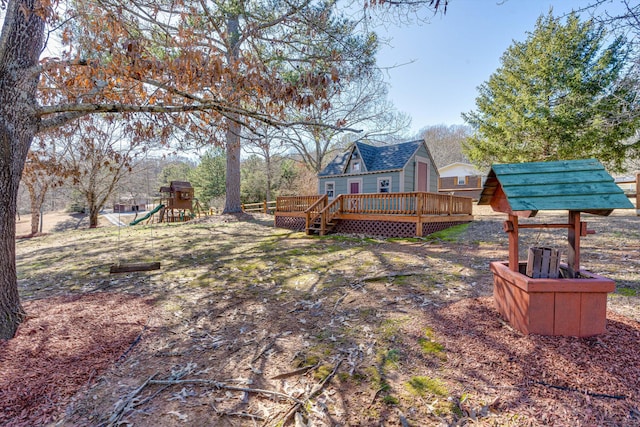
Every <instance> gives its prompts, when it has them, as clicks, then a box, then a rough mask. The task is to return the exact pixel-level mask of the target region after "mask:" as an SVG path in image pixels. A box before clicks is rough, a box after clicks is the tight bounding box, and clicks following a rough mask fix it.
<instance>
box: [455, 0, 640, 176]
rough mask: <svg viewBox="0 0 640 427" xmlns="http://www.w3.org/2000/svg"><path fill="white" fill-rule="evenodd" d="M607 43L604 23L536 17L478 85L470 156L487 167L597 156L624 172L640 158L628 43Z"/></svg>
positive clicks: (467, 145) (470, 119) (469, 117)
mask: <svg viewBox="0 0 640 427" xmlns="http://www.w3.org/2000/svg"><path fill="white" fill-rule="evenodd" d="M606 41H607V34H606V31H605V29H604V27H602V26H599V25H596V24H595V23H594V22H593V21H587V22H581V21H580V20H579V18H578V17H577V16H576V15H575V14H571V15H569V16H568V17H567V19H566V22H564V23H563V22H562V20H561V19H560V18H555V17H554V16H553V14H552V11H550V12H549V13H548V15H546V16H541V17H540V18H538V21H537V23H536V28H535V30H534V31H533V33H530V34H529V36H528V38H527V40H526V41H525V42H514V43H513V45H511V46H510V47H509V48H508V49H507V51H506V52H505V53H504V54H503V56H502V59H501V63H502V66H501V67H500V68H498V70H496V72H495V73H494V74H493V75H491V77H490V78H489V80H488V81H487V82H485V83H483V84H482V85H481V86H480V87H479V92H480V94H479V96H478V97H477V98H476V106H477V109H476V110H475V111H472V112H469V113H467V114H463V117H464V119H465V120H466V121H467V122H468V123H469V124H470V125H471V126H472V127H473V128H474V134H473V136H471V137H470V138H468V139H467V141H466V143H465V152H466V154H467V155H468V157H469V158H470V159H471V160H472V161H473V162H474V163H476V164H478V165H481V166H486V165H489V164H491V163H494V162H498V163H517V162H527V161H545V160H562V159H576V158H590V157H595V158H598V159H599V160H600V161H602V162H603V163H605V164H607V165H608V166H609V167H611V168H613V169H620V168H621V167H622V162H623V161H624V159H625V157H627V156H631V157H637V156H640V143H639V142H638V138H637V137H635V138H632V137H634V135H635V130H636V129H637V127H638V124H639V120H638V119H637V118H636V114H630V113H631V112H633V111H635V110H638V108H639V106H638V105H637V101H634V100H635V98H636V96H637V95H636V93H634V89H633V85H632V84H627V83H628V82H626V81H625V78H624V75H623V74H624V73H625V72H626V67H627V63H626V58H627V56H626V55H627V49H626V43H625V40H624V39H622V38H615V39H614V40H613V41H611V43H610V44H608V45H607V46H605V44H606Z"/></svg>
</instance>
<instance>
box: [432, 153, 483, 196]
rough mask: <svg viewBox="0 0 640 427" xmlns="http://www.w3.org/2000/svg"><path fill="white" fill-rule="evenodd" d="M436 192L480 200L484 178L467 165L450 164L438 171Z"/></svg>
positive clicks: (471, 166)
mask: <svg viewBox="0 0 640 427" xmlns="http://www.w3.org/2000/svg"><path fill="white" fill-rule="evenodd" d="M438 173H439V175H440V178H439V179H438V192H440V193H446V194H451V193H453V194H455V195H456V196H466V197H471V198H473V200H478V199H479V198H480V193H481V192H482V186H483V185H484V179H485V177H484V176H483V175H482V173H481V172H480V171H479V170H478V169H477V168H476V167H475V166H474V165H471V164H469V163H460V162H457V163H451V164H450V165H446V166H443V167H441V168H439V169H438Z"/></svg>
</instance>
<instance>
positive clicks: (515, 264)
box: [505, 214, 520, 272]
mask: <svg viewBox="0 0 640 427" xmlns="http://www.w3.org/2000/svg"><path fill="white" fill-rule="evenodd" d="M505 231H506V232H507V233H508V234H509V270H511V271H515V272H518V271H519V269H520V265H519V264H520V260H519V259H518V258H519V249H518V238H519V236H518V217H517V216H515V215H512V214H509V221H507V222H506V223H505Z"/></svg>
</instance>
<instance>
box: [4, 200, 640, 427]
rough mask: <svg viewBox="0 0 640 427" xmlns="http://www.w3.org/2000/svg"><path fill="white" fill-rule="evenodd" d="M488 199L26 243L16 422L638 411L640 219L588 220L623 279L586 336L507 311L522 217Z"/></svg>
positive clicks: (9, 374) (589, 254)
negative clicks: (427, 214)
mask: <svg viewBox="0 0 640 427" xmlns="http://www.w3.org/2000/svg"><path fill="white" fill-rule="evenodd" d="M477 213H479V215H477V219H476V221H474V222H473V223H472V224H471V225H469V226H468V227H461V228H458V229H455V230H450V231H449V232H448V233H444V234H440V235H436V236H430V237H427V238H424V239H399V240H393V239H376V238H364V237H358V236H329V237H317V236H315V237H314V236H305V235H304V234H303V233H294V232H291V231H288V230H282V229H274V228H273V227H272V222H271V219H270V218H269V217H267V216H261V215H258V216H249V215H240V216H215V217H211V218H209V219H203V220H197V221H193V222H191V223H186V224H163V225H153V226H136V227H129V228H123V229H120V230H118V229H117V228H113V227H104V228H99V229H95V230H77V231H71V232H66V233H52V234H49V235H46V236H42V237H38V238H34V239H22V240H18V241H17V249H18V272H19V286H20V291H21V294H22V296H23V299H24V301H25V307H26V309H27V311H28V312H29V316H30V318H29V320H28V321H27V322H25V323H24V324H23V325H22V326H21V328H20V330H19V333H18V336H17V337H16V338H15V339H14V340H11V341H9V342H6V343H2V344H0V393H3V395H2V396H0V402H2V403H0V405H3V407H2V410H1V411H0V414H1V415H0V424H8V425H34V424H41V423H43V422H45V421H47V420H49V421H52V422H56V423H57V424H58V425H65V426H66V425H68V426H76V425H91V426H94V425H127V424H131V425H136V426H157V425H163V426H164V425H168V426H172V425H175V426H183V425H220V426H225V425H228V426H244V425H264V426H278V425H296V426H298V425H309V426H312V425H313V426H325V425H326V426H329V425H331V426H347V425H349V426H355V425H367V426H368V425H372V426H373V425H385V426H392V425H398V426H406V425H410V426H424V425H427V426H428V425H500V426H502V425H514V426H520V425H574V426H577V425H584V426H590V425H610V426H618V425H625V426H627V425H631V426H633V425H640V405H639V404H638V402H639V401H640V368H639V367H640V352H638V351H637V349H638V348H640V324H639V323H638V321H639V320H640V309H639V304H638V302H639V296H638V291H639V290H640V273H639V271H640V217H636V216H635V215H633V212H632V211H626V212H616V213H615V214H614V215H613V216H612V217H609V218H599V217H595V216H588V215H585V217H584V220H586V221H587V222H588V223H589V226H590V227H589V228H592V229H594V230H596V234H595V235H589V236H588V237H586V238H584V240H583V246H582V261H583V262H582V264H583V266H584V267H586V268H588V269H589V270H591V271H593V272H595V273H598V274H602V275H604V276H606V277H610V278H612V279H614V280H616V283H617V290H616V292H615V293H614V294H612V295H611V296H610V298H609V306H608V307H609V312H608V315H607V317H608V326H607V333H606V334H604V335H601V336H598V337H593V338H586V339H578V338H571V337H566V338H563V337H541V336H523V335H522V334H520V333H519V332H517V331H514V330H513V329H512V328H511V327H510V326H509V325H508V324H506V323H505V322H503V321H502V320H501V319H500V317H499V315H498V314H497V312H496V311H495V310H494V308H493V304H492V299H491V297H490V295H491V287H492V277H491V274H490V272H489V268H488V263H489V262H490V261H493V260H501V259H505V258H506V254H507V248H506V241H507V240H506V235H505V234H504V233H503V232H502V221H503V220H504V218H503V217H502V216H500V215H493V214H488V213H486V211H478V212H477ZM540 217H541V218H538V219H536V220H535V221H536V222H559V221H563V220H566V218H565V217H564V216H563V215H559V214H545V215H540ZM523 234H524V236H523V239H522V241H521V248H522V250H523V251H526V248H527V247H528V246H534V245H535V246H541V245H547V246H556V247H558V248H560V249H564V246H565V239H566V238H565V236H564V232H562V231H552V232H540V231H538V230H526V233H523ZM523 253H524V252H523ZM118 261H120V262H127V263H129V262H146V261H160V262H161V263H162V268H161V270H157V271H151V272H138V273H129V274H122V275H109V266H110V265H111V264H112V263H115V262H118ZM105 316H107V317H105ZM107 320H110V321H107ZM53 355H57V356H56V357H54V356H53ZM61 355H64V356H65V357H61ZM66 356H68V357H66ZM93 358H95V365H91V361H92V359H93ZM27 361H29V362H28V364H27ZM85 365H86V366H85ZM87 366H93V368H91V369H89V368H87ZM43 384H46V386H44V385H43ZM8 396H11V398H8ZM2 417H3V418H2Z"/></svg>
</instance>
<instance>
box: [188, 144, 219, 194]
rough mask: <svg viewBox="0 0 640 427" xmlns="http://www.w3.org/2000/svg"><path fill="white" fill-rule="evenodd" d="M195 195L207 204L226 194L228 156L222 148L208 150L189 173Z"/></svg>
mask: <svg viewBox="0 0 640 427" xmlns="http://www.w3.org/2000/svg"><path fill="white" fill-rule="evenodd" d="M189 177H190V181H191V185H192V186H193V188H194V192H195V197H196V198H197V199H198V200H199V201H200V202H201V203H204V204H205V205H208V206H209V205H211V200H213V199H215V198H216V197H220V196H224V194H225V177H226V156H225V153H224V150H223V149H221V148H214V149H211V150H209V151H207V152H206V153H205V154H204V155H203V156H202V157H201V158H200V164H199V165H198V167H196V168H195V169H193V170H191V172H190V173H189Z"/></svg>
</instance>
